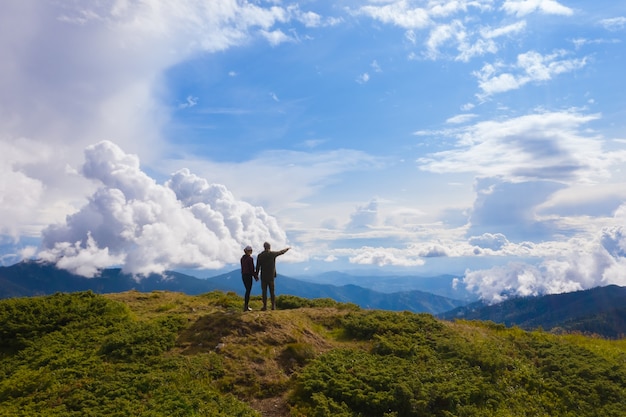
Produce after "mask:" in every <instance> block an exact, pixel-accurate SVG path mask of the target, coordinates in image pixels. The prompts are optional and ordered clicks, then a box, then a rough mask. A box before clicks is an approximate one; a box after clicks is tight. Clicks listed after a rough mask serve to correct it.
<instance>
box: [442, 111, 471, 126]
mask: <svg viewBox="0 0 626 417" xmlns="http://www.w3.org/2000/svg"><path fill="white" fill-rule="evenodd" d="M476 117H478V115H477V114H473V113H466V114H458V115H456V116H452V117H450V118H448V119H447V120H446V123H449V124H463V123H467V122H469V121H470V120H472V119H474V118H476Z"/></svg>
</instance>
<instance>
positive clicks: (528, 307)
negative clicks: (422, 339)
mask: <svg viewBox="0 0 626 417" xmlns="http://www.w3.org/2000/svg"><path fill="white" fill-rule="evenodd" d="M438 316H439V318H443V319H446V320H453V319H465V320H481V321H492V322H494V323H501V324H504V325H505V326H509V327H510V326H518V327H520V328H522V329H525V330H533V329H537V328H543V329H545V330H549V331H555V332H556V331H567V332H581V333H586V334H597V335H601V336H603V337H609V338H612V339H617V338H621V337H624V335H626V287H620V286H617V285H608V286H605V287H595V288H591V289H587V290H580V291H574V292H569V293H561V294H548V295H543V296H536V297H517V298H511V299H508V300H505V301H503V302H501V303H497V304H493V305H487V304H484V303H483V302H480V301H479V302H475V303H471V304H468V305H465V306H461V307H458V308H456V309H454V310H450V311H447V312H444V313H441V314H439V315H438Z"/></svg>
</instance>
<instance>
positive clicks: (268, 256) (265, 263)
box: [255, 242, 290, 311]
mask: <svg viewBox="0 0 626 417" xmlns="http://www.w3.org/2000/svg"><path fill="white" fill-rule="evenodd" d="M263 248H264V249H265V250H264V251H263V252H261V253H259V254H258V255H257V257H256V271H255V272H256V274H257V276H258V274H259V272H261V289H262V291H263V308H262V309H261V310H263V311H265V310H267V289H268V288H269V290H270V299H271V302H272V310H275V309H276V295H275V292H274V278H276V258H277V257H278V256H280V255H282V254H283V253H285V252H287V251H288V250H289V249H290V248H285V249H283V250H279V251H276V252H272V251H271V250H270V248H271V246H270V244H269V243H267V242H265V243H264V244H263Z"/></svg>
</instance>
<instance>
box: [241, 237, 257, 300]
mask: <svg viewBox="0 0 626 417" xmlns="http://www.w3.org/2000/svg"><path fill="white" fill-rule="evenodd" d="M243 252H244V254H243V256H242V257H241V260H240V263H241V280H242V281H243V285H244V287H246V295H245V296H244V304H243V311H250V310H252V309H251V308H250V307H248V303H249V302H250V291H251V290H252V278H253V277H254V279H255V280H257V281H258V280H259V276H258V275H257V274H256V272H255V271H254V259H252V256H250V255H252V247H251V246H246V247H245V249H244V250H243Z"/></svg>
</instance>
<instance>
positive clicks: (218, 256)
mask: <svg viewBox="0 0 626 417" xmlns="http://www.w3.org/2000/svg"><path fill="white" fill-rule="evenodd" d="M85 157H86V162H85V164H84V167H83V172H84V175H85V176H86V177H87V178H90V179H92V180H94V181H96V182H97V183H98V184H99V188H98V190H97V191H96V192H95V193H94V194H93V195H92V196H91V197H90V199H89V202H88V204H87V205H85V206H83V207H82V208H81V209H80V210H79V211H78V212H77V213H75V214H72V215H70V216H68V217H67V219H66V222H65V223H64V224H58V225H53V226H50V227H48V228H47V229H45V230H44V232H43V242H42V247H43V250H42V251H41V252H40V253H39V257H40V258H42V259H44V260H47V261H52V262H56V264H57V266H59V267H60V268H66V269H69V270H71V271H72V272H75V273H79V274H83V275H86V276H93V275H94V274H95V273H96V272H97V271H98V270H99V269H101V268H104V267H110V266H115V265H121V266H122V269H123V270H124V271H125V272H128V273H132V274H148V273H151V272H156V273H161V272H163V271H164V270H166V269H173V268H176V267H179V268H205V269H215V268H219V267H222V266H223V265H225V264H228V263H235V262H236V261H237V259H238V258H239V257H240V256H241V248H242V247H244V246H245V245H247V244H251V245H253V246H254V247H257V248H260V247H261V245H262V243H263V242H264V241H266V240H267V241H271V242H272V243H273V244H275V245H278V246H282V245H285V244H286V236H285V233H284V232H283V231H282V229H280V227H279V226H278V224H277V222H276V220H275V219H274V218H273V217H271V216H269V215H268V214H267V213H266V212H265V211H264V210H263V209H262V208H260V207H254V206H252V205H250V204H248V203H246V202H243V201H237V200H236V199H235V198H234V196H233V195H232V194H231V193H230V192H229V191H228V190H227V189H226V188H225V187H224V186H222V185H218V184H210V183H208V182H207V181H206V180H204V179H202V178H200V177H197V176H195V175H193V174H191V173H190V172H189V171H188V170H181V171H179V172H177V173H175V174H174V175H173V176H172V178H171V179H170V180H169V181H168V182H167V183H166V184H165V185H159V184H157V183H156V182H155V181H154V180H153V179H152V178H150V177H148V176H147V175H146V174H145V173H144V172H143V171H142V170H141V169H140V166H139V160H138V158H137V157H136V156H134V155H129V154H126V153H124V152H123V151H122V150H121V149H120V148H119V147H117V146H116V145H114V144H113V143H111V142H107V141H105V142H101V143H99V144H97V145H94V146H91V147H89V148H87V150H86V151H85Z"/></svg>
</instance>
